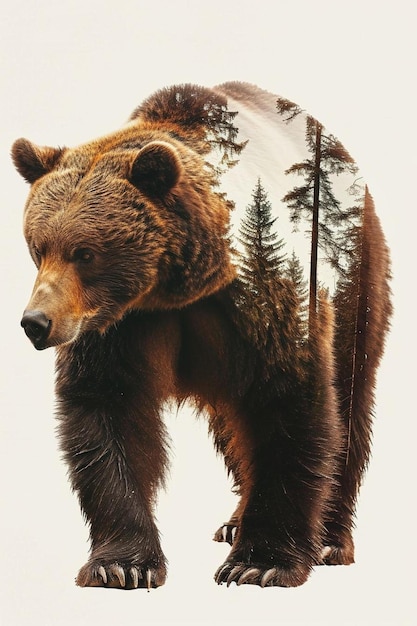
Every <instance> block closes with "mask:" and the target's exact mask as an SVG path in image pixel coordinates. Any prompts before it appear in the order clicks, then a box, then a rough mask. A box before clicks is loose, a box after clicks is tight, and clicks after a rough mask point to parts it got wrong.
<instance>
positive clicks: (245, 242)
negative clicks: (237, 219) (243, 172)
mask: <svg viewBox="0 0 417 626" xmlns="http://www.w3.org/2000/svg"><path fill="white" fill-rule="evenodd" d="M252 199H253V201H252V203H251V204H249V205H248V207H247V208H246V213H245V218H244V220H243V221H242V224H241V228H240V239H239V241H240V243H241V245H242V246H243V249H244V254H243V255H242V258H241V267H240V272H239V273H240V282H241V285H242V291H243V294H244V295H243V298H242V300H241V306H242V307H244V308H245V311H246V313H247V315H248V319H249V321H250V324H251V327H252V330H251V331H250V334H251V335H252V336H253V337H254V338H255V339H254V340H255V342H256V344H257V347H258V349H260V350H262V353H263V358H264V360H265V363H266V364H268V363H279V366H280V368H281V370H282V371H287V372H290V371H292V370H293V369H294V367H295V361H296V350H297V345H298V344H299V342H300V338H301V322H300V317H299V300H298V297H297V293H296V287H295V285H294V283H293V282H292V281H291V280H289V279H288V278H287V277H286V276H285V267H286V262H287V258H286V255H285V254H284V253H283V250H282V249H283V247H284V242H283V240H282V239H279V238H278V236H277V234H276V233H275V232H274V231H273V226H274V224H275V222H276V218H273V217H272V212H271V203H270V202H269V200H268V197H267V194H266V192H265V190H264V188H263V187H262V184H261V181H260V179H259V180H258V183H257V185H256V187H255V189H254V191H253V194H252Z"/></svg>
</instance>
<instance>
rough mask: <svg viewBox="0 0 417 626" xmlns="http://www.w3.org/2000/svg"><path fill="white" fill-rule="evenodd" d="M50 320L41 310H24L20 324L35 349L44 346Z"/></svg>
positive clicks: (50, 323) (49, 327) (41, 348)
mask: <svg viewBox="0 0 417 626" xmlns="http://www.w3.org/2000/svg"><path fill="white" fill-rule="evenodd" d="M51 325H52V322H51V320H49V319H48V318H47V317H46V315H45V314H44V313H42V311H36V310H35V311H25V312H24V313H23V317H22V321H21V326H22V327H23V329H24V331H25V333H26V335H27V336H28V337H29V339H30V340H31V342H32V343H33V345H34V346H35V348H36V349H37V350H43V349H44V348H46V347H47V346H46V340H47V338H48V336H49V333H50V330H51Z"/></svg>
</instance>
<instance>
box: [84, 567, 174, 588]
mask: <svg viewBox="0 0 417 626" xmlns="http://www.w3.org/2000/svg"><path fill="white" fill-rule="evenodd" d="M76 582H77V585H78V586H79V587H112V588H115V589H138V588H145V589H147V590H148V591H149V590H150V589H152V588H155V587H159V586H160V585H163V584H164V582H165V573H160V572H159V571H158V570H156V569H154V568H148V567H145V568H141V567H139V566H136V565H129V566H123V565H121V564H120V563H109V564H101V565H96V564H94V563H87V564H86V565H84V567H82V568H81V570H80V572H79V574H78V576H77V581H76Z"/></svg>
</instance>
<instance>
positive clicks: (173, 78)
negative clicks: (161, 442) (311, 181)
mask: <svg viewBox="0 0 417 626" xmlns="http://www.w3.org/2000/svg"><path fill="white" fill-rule="evenodd" d="M412 8H413V5H412V2H411V0H410V1H409V2H406V1H405V0H397V1H396V2H395V3H394V2H384V3H379V2H376V1H371V0H361V1H357V0H349V1H346V2H340V1H338V0H333V1H328V2H327V1H325V0H315V1H314V2H311V1H309V0H298V1H296V2H290V1H289V0H287V1H285V2H280V1H279V0H271V1H267V0H254V1H253V2H247V0H229V1H228V0H223V1H219V0H211V1H210V0H206V1H205V2H200V1H194V2H193V1H191V0H187V1H185V0H180V1H175V0H150V1H148V0H136V1H133V0H119V1H117V2H116V1H112V2H109V1H106V0H100V1H99V0H92V1H88V0H72V1H69V0H61V1H60V2H56V1H52V0H47V1H45V0H37V2H33V1H31V0H13V2H11V0H6V2H4V3H3V4H2V10H1V20H0V28H1V33H0V46H1V49H0V59H1V65H0V71H1V89H2V91H1V110H2V114H1V118H0V124H1V133H0V141H1V150H0V159H1V172H2V174H1V186H0V189H1V210H2V216H1V229H0V233H1V238H2V242H1V247H0V253H1V268H2V281H1V294H2V302H1V354H2V360H1V363H2V365H1V368H2V370H1V376H0V393H1V396H0V397H1V403H2V407H1V451H0V462H1V469H0V479H1V488H0V493H1V506H2V509H1V516H0V537H1V551H2V552H1V560H0V563H1V565H0V575H1V583H0V594H1V599H0V623H1V625H2V626H3V625H4V626H14V625H36V626H37V625H38V624H39V625H43V626H60V625H64V624H65V625H75V626H77V625H84V624H85V625H87V624H99V625H100V626H101V625H104V624H125V623H127V624H129V623H130V624H133V623H135V624H136V623H137V624H145V625H147V624H175V623H179V624H187V623H190V624H191V623H192V624H223V623H224V624H233V623H243V624H267V623H275V624H303V625H304V624H306V625H307V624H321V625H326V624H332V625H333V624H338V625H340V626H341V625H344V624H355V625H356V624H366V625H368V624H375V625H381V624H393V625H394V624H395V625H404V624H412V623H416V609H415V593H414V589H415V563H416V560H415V557H416V555H415V518H414V517H413V516H414V515H415V475H413V474H414V472H415V418H416V411H415V403H414V402H413V406H411V399H412V398H413V400H414V396H415V381H414V378H415V376H413V377H412V369H414V373H415V363H413V362H412V361H411V358H410V356H409V355H413V356H414V350H415V308H413V305H414V307H415V286H414V285H415V272H414V271H413V270H414V267H413V266H414V258H415V245H416V244H415V241H416V236H415V229H416V219H415V213H416V194H415V179H416V165H417V163H416V139H417V138H416V132H415V131H416V104H417V103H416V93H415V61H416V47H415V30H414V27H415V20H414V17H413V13H412ZM225 80H245V81H250V82H254V83H257V84H258V85H260V86H261V87H263V88H266V89H269V90H270V91H272V92H273V93H278V94H281V95H282V96H284V97H286V98H289V99H291V100H293V101H295V102H298V103H299V104H300V105H301V106H302V107H303V108H305V109H307V110H308V111H309V112H310V113H311V114H313V115H314V116H315V117H317V118H318V119H320V121H321V122H323V123H324V124H325V125H326V127H327V128H328V129H329V130H330V131H331V132H333V133H335V134H336V135H337V136H338V137H339V139H341V141H342V142H343V143H344V144H345V146H346V147H347V148H348V149H349V151H350V153H351V154H352V155H353V156H354V158H355V159H356V160H357V162H358V164H359V166H360V168H361V170H362V173H363V174H364V175H365V179H366V181H367V182H368V184H369V186H370V189H371V192H372V194H373V196H374V199H375V202H376V206H377V211H378V213H379V215H380V217H381V219H382V223H383V225H384V229H385V233H386V236H387V239H388V242H389V244H390V246H391V248H392V255H393V272H394V281H393V289H394V302H395V308H396V315H395V319H394V321H393V328H392V332H391V335H390V337H389V341H388V343H387V350H386V356H385V359H384V363H383V366H382V368H381V370H380V375H379V385H378V402H377V407H376V413H377V417H376V422H375V429H374V433H375V436H374V448H373V459H372V463H371V466H370V469H369V472H368V474H367V478H366V482H365V485H364V487H363V489H362V492H361V497H360V504H359V512H358V524H357V531H356V534H355V537H356V557H357V558H356V560H357V562H356V564H355V565H353V566H350V567H336V568H330V567H326V568H324V567H322V568H316V571H315V572H314V573H313V574H312V576H311V578H310V579H309V581H308V582H307V583H306V584H305V585H304V586H303V587H300V588H298V589H287V590H285V589H278V588H274V589H265V590H262V589H259V588H257V587H252V586H244V587H241V588H237V587H236V586H235V585H233V586H232V587H230V588H229V589H227V588H226V587H225V586H222V587H217V586H216V585H215V583H214V582H213V579H212V577H213V573H214V571H215V569H216V568H217V566H218V565H219V564H220V563H222V562H223V560H224V558H225V557H226V555H227V549H226V547H225V546H223V545H220V544H215V543H213V542H212V541H211V536H212V533H213V531H214V530H215V529H216V528H217V526H218V525H219V524H220V523H221V522H223V521H225V519H227V515H228V514H229V513H230V510H231V508H232V506H233V498H232V497H231V496H230V495H229V485H228V482H227V479H226V477H225V473H224V471H223V467H222V464H221V463H220V461H219V460H217V459H216V457H215V455H214V452H213V451H212V446H211V443H210V442H209V440H208V438H207V435H206V429H205V424H204V422H196V421H195V420H194V419H193V418H192V416H191V413H190V412H189V411H185V412H182V413H180V414H179V415H178V417H177V416H170V417H169V418H168V423H169V426H170V430H171V434H172V436H173V450H174V453H173V469H172V474H171V481H170V484H169V490H168V493H167V495H163V496H162V497H161V502H160V507H159V510H158V518H159V522H160V524H159V525H160V528H161V532H162V535H163V545H164V547H165V551H166V554H167V557H168V559H169V561H170V569H169V577H168V580H167V584H166V586H165V587H163V588H160V589H158V590H155V591H153V592H151V593H146V592H144V591H134V592H133V591H132V592H120V591H115V590H103V589H79V588H77V587H75V585H74V582H73V581H74V577H75V575H76V573H77V571H78V568H79V567H80V566H81V565H82V564H83V563H84V562H85V560H86V558H87V549H88V544H87V531H86V528H85V526H84V523H83V521H82V518H81V515H80V512H79V508H78V504H77V502H76V498H75V496H74V495H73V494H71V492H70V488H69V486H68V483H67V479H66V470H65V467H64V466H63V464H62V462H61V460H60V456H59V452H58V449H57V443H56V440H55V435H54V428H55V424H54V419H53V411H54V396H53V352H52V351H46V352H43V353H38V352H36V351H35V350H34V349H33V348H32V347H31V345H30V343H29V341H28V340H27V339H26V338H25V336H24V333H23V331H22V330H21V329H20V327H19V321H20V316H21V312H22V310H23V308H24V306H25V304H26V302H27V300H28V298H29V294H30V290H31V286H32V283H33V279H34V276H35V271H34V268H33V266H32V263H31V261H30V259H29V256H28V254H27V252H26V248H25V243H24V241H23V237H22V234H21V215H22V208H23V204H24V201H25V198H26V194H27V186H26V185H25V184H24V182H23V180H22V179H20V178H19V177H18V175H17V173H15V171H14V170H13V168H12V165H11V163H10V159H9V149H10V145H11V143H12V142H13V140H14V139H16V138H17V137H20V136H24V137H28V138H30V139H31V140H33V141H35V142H38V143H41V144H51V145H58V144H60V145H65V144H67V145H76V144H77V143H79V142H82V141H86V140H89V139H91V138H94V137H95V136H97V135H100V134H103V133H107V132H108V131H112V130H115V129H116V128H118V127H119V126H120V125H121V124H123V123H124V121H125V120H126V119H127V117H128V116H129V114H130V113H131V111H132V110H133V109H134V108H135V107H136V105H137V104H139V103H140V102H141V101H142V99H143V98H145V97H147V96H148V95H150V94H151V93H152V92H153V91H154V90H155V89H158V88H160V87H163V86H166V85H169V84H173V83H177V82H197V83H200V84H204V85H207V86H212V85H215V84H217V83H220V82H223V81H225ZM413 344H414V345H413ZM412 501H413V502H412ZM412 504H413V505H414V506H413V508H412ZM413 579H414V580H413Z"/></svg>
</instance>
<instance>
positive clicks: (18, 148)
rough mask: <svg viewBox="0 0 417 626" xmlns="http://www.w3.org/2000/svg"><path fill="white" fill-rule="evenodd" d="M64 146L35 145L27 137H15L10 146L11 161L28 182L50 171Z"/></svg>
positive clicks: (32, 181)
mask: <svg viewBox="0 0 417 626" xmlns="http://www.w3.org/2000/svg"><path fill="white" fill-rule="evenodd" d="M64 151H65V148H50V147H48V146H36V145H35V144H33V143H31V142H30V141H28V140H27V139H17V140H16V141H15V142H14V144H13V146H12V159H13V163H14V165H15V167H16V169H17V171H18V172H19V174H20V175H21V176H23V178H24V179H25V180H26V181H27V182H28V183H30V184H32V183H34V182H35V181H36V180H38V178H40V177H41V176H44V174H48V172H50V171H52V170H53V168H54V167H55V165H56V164H57V162H58V160H59V159H60V157H61V155H62V153H63V152H64Z"/></svg>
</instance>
